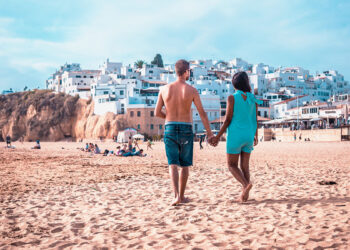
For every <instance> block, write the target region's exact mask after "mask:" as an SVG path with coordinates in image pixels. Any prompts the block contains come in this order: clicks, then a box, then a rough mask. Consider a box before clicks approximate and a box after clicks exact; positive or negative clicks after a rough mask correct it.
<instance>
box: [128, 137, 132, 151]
mask: <svg viewBox="0 0 350 250" xmlns="http://www.w3.org/2000/svg"><path fill="white" fill-rule="evenodd" d="M128 151H129V152H131V151H132V139H131V136H129V141H128Z"/></svg>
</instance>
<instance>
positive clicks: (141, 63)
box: [135, 60, 146, 69]
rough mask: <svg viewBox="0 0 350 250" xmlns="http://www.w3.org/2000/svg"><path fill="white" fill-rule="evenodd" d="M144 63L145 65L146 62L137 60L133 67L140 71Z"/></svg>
mask: <svg viewBox="0 0 350 250" xmlns="http://www.w3.org/2000/svg"><path fill="white" fill-rule="evenodd" d="M145 63H146V62H145V61H143V60H137V61H136V62H135V66H136V67H137V68H138V69H141V68H142V66H143V65H144V64H145Z"/></svg>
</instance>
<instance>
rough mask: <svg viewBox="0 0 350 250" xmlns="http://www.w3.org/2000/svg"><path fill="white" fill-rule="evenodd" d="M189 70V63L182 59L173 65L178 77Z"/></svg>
mask: <svg viewBox="0 0 350 250" xmlns="http://www.w3.org/2000/svg"><path fill="white" fill-rule="evenodd" d="M189 69H190V63H189V62H187V61H186V60H184V59H181V60H178V61H177V62H176V64H175V71H176V74H177V75H178V76H182V75H183V74H185V72H186V70H189Z"/></svg>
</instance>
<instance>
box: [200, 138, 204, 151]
mask: <svg viewBox="0 0 350 250" xmlns="http://www.w3.org/2000/svg"><path fill="white" fill-rule="evenodd" d="M203 141H204V137H203V135H201V136H200V139H199V149H203V145H202V143H203Z"/></svg>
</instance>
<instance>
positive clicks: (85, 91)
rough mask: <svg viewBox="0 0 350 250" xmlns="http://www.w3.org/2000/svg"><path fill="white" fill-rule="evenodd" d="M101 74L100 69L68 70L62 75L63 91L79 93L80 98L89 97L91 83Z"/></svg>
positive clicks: (72, 93)
mask: <svg viewBox="0 0 350 250" xmlns="http://www.w3.org/2000/svg"><path fill="white" fill-rule="evenodd" d="M99 74H100V71H99V70H81V71H66V72H64V73H63V74H62V76H61V78H62V91H63V92H65V93H66V94H69V95H79V97H80V98H83V99H89V98H90V96H91V91H90V85H91V84H92V83H93V82H94V80H95V78H96V77H97V76H98V75H99Z"/></svg>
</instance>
